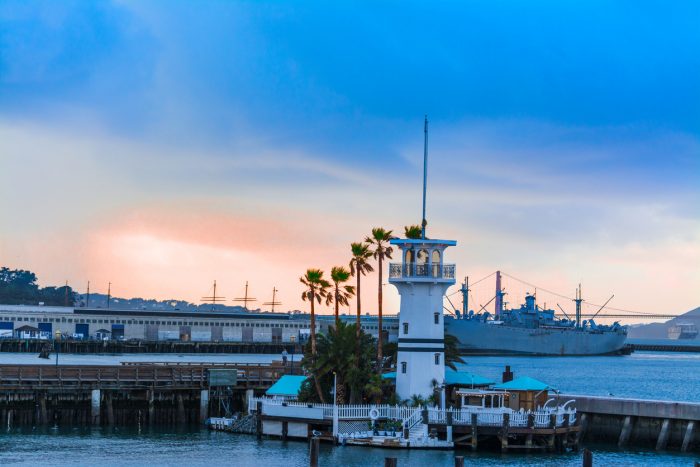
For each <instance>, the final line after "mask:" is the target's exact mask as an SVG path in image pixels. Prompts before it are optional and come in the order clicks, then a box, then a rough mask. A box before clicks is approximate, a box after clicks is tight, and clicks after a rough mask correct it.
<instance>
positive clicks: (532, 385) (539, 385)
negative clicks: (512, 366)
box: [493, 376, 554, 391]
mask: <svg viewBox="0 0 700 467" xmlns="http://www.w3.org/2000/svg"><path fill="white" fill-rule="evenodd" d="M493 388H494V389H505V390H511V391H544V390H545V389H552V390H553V389H554V388H553V387H551V386H550V385H548V384H546V383H543V382H542V381H539V380H536V379H535V378H530V377H529V376H521V377H520V378H515V379H514V380H513V381H508V382H507V383H502V384H497V385H495V386H494V387H493Z"/></svg>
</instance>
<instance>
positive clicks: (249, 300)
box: [233, 281, 257, 311]
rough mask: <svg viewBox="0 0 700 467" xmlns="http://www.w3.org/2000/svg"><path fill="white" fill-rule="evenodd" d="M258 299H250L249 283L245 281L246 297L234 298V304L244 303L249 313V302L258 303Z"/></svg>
mask: <svg viewBox="0 0 700 467" xmlns="http://www.w3.org/2000/svg"><path fill="white" fill-rule="evenodd" d="M256 300H257V298H251V297H248V281H245V296H243V297H242V298H241V297H238V298H234V299H233V301H234V302H243V307H244V308H245V311H248V302H254V301H256Z"/></svg>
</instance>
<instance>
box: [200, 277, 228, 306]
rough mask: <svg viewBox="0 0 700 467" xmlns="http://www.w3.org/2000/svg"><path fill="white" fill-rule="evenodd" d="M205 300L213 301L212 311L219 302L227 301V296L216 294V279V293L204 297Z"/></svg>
mask: <svg viewBox="0 0 700 467" xmlns="http://www.w3.org/2000/svg"><path fill="white" fill-rule="evenodd" d="M202 301H203V302H211V311H214V307H216V304H217V303H219V302H224V301H226V297H221V296H217V295H216V280H215V281H214V295H212V296H211V297H202Z"/></svg>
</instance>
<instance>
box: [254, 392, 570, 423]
mask: <svg viewBox="0 0 700 467" xmlns="http://www.w3.org/2000/svg"><path fill="white" fill-rule="evenodd" d="M257 402H262V403H263V404H266V405H276V406H280V405H284V406H289V407H304V408H315V409H318V408H322V409H323V417H324V418H326V419H332V418H333V404H311V403H305V402H286V401H283V400H280V399H268V398H265V397H251V398H250V399H249V404H248V407H249V410H254V409H255V407H256V404H257ZM373 409H376V410H377V412H378V418H381V419H396V420H403V427H404V428H407V429H409V430H410V429H411V428H413V427H414V426H415V425H417V424H418V423H419V422H421V421H422V418H423V415H422V412H423V410H424V409H423V408H422V407H405V406H398V405H396V406H393V405H339V406H338V419H339V420H369V419H371V418H372V417H371V416H370V411H372V410H373ZM427 411H428V422H429V423H435V424H446V423H447V412H450V413H451V414H452V424H453V425H471V424H472V415H476V422H477V425H479V426H503V424H504V423H505V416H504V415H505V414H508V424H509V425H510V426H513V427H528V426H532V427H534V428H547V427H550V426H551V423H552V416H554V418H555V420H556V426H564V425H565V424H566V423H565V422H566V421H567V418H568V424H569V425H573V424H574V423H575V422H576V409H565V410H562V409H561V408H560V407H559V408H552V409H539V410H534V411H520V412H516V411H513V410H512V409H509V408H507V407H495V408H487V407H465V408H462V409H447V410H442V409H439V408H436V407H433V408H429V409H427Z"/></svg>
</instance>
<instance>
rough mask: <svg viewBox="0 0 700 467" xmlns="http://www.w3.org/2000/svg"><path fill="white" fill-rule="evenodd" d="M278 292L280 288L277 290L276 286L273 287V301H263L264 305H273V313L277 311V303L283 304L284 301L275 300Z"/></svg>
mask: <svg viewBox="0 0 700 467" xmlns="http://www.w3.org/2000/svg"><path fill="white" fill-rule="evenodd" d="M277 292H279V290H277V288H276V287H273V288H272V301H271V302H265V303H263V306H272V310H271V311H272V313H274V312H275V305H281V304H282V302H278V301H276V300H275V298H276V296H277Z"/></svg>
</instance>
